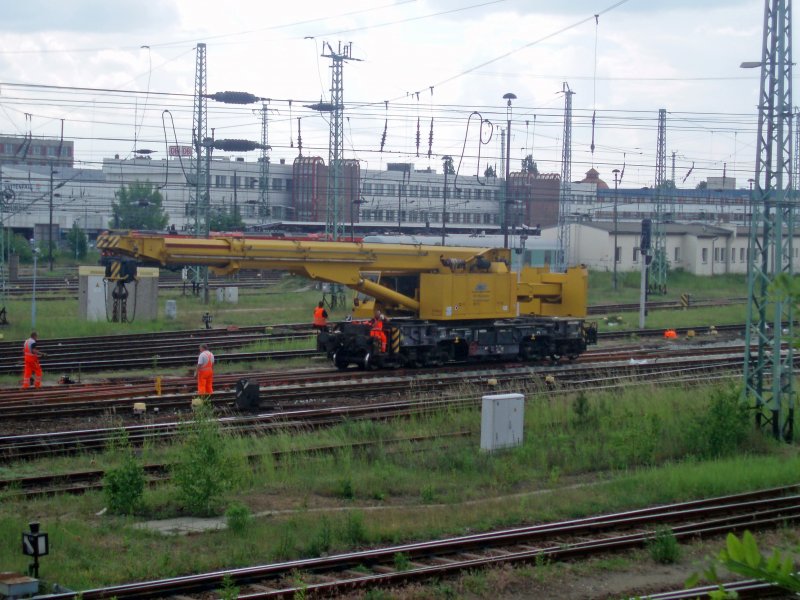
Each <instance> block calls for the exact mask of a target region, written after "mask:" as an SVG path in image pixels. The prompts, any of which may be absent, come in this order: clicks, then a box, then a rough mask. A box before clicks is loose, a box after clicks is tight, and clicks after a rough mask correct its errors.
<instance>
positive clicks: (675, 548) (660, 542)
mask: <svg viewBox="0 0 800 600" xmlns="http://www.w3.org/2000/svg"><path fill="white" fill-rule="evenodd" d="M647 549H648V550H650V556H651V557H652V558H653V560H654V561H656V562H657V563H660V564H662V565H671V564H673V563H676V562H678V559H679V558H680V556H681V547H680V545H679V544H678V540H677V539H675V534H673V533H672V530H671V529H670V528H669V527H662V528H661V529H659V530H658V531H656V535H655V537H654V538H653V539H652V540H650V543H648V544H647Z"/></svg>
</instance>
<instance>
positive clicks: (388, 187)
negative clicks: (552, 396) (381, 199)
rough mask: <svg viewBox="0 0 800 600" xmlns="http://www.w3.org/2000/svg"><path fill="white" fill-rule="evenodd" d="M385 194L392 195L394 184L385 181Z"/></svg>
mask: <svg viewBox="0 0 800 600" xmlns="http://www.w3.org/2000/svg"><path fill="white" fill-rule="evenodd" d="M386 195H387V196H394V184H393V183H387V184H386Z"/></svg>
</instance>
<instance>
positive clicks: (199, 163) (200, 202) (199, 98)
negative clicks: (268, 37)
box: [192, 43, 208, 292]
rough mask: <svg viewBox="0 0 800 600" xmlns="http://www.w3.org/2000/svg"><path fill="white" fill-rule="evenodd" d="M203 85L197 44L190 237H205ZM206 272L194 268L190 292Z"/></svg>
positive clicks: (201, 55)
mask: <svg viewBox="0 0 800 600" xmlns="http://www.w3.org/2000/svg"><path fill="white" fill-rule="evenodd" d="M207 90H208V88H207V83H206V45H205V44H204V43H199V44H197V60H196V65H195V76H194V115H193V132H192V133H193V135H194V140H193V142H194V236H195V237H198V238H200V237H206V236H207V235H208V199H207V198H206V199H204V198H203V196H204V195H205V181H204V180H205V177H206V174H205V173H204V170H205V169H204V167H205V158H206V154H207V153H208V149H207V148H206V146H205V141H206V134H207V129H206V118H207V114H208V99H207V96H208V94H207ZM207 277H208V269H207V268H206V267H194V290H195V291H196V292H199V290H200V286H201V285H202V283H203V282H205V281H207Z"/></svg>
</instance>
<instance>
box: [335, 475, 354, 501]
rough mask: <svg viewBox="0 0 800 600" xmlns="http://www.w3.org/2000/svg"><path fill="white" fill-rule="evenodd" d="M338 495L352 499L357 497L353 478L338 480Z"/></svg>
mask: <svg viewBox="0 0 800 600" xmlns="http://www.w3.org/2000/svg"><path fill="white" fill-rule="evenodd" d="M336 495H337V496H339V497H340V498H344V499H346V500H352V499H353V498H355V497H356V493H355V490H354V489H353V480H352V479H351V478H350V477H348V478H347V479H340V480H339V481H338V482H337V485H336Z"/></svg>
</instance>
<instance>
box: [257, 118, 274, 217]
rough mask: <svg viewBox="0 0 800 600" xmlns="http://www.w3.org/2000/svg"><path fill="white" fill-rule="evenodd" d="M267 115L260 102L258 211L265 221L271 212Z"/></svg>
mask: <svg viewBox="0 0 800 600" xmlns="http://www.w3.org/2000/svg"><path fill="white" fill-rule="evenodd" d="M268 123H269V116H268V109H267V103H266V102H263V103H262V104H261V156H260V157H259V160H260V161H261V162H260V164H259V169H258V170H259V177H258V213H259V216H260V217H261V222H262V223H265V222H266V221H267V220H268V219H269V217H271V216H272V213H271V211H270V208H269V129H268Z"/></svg>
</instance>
